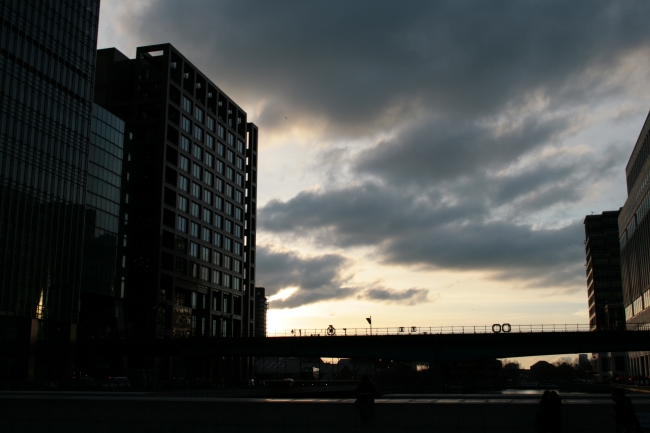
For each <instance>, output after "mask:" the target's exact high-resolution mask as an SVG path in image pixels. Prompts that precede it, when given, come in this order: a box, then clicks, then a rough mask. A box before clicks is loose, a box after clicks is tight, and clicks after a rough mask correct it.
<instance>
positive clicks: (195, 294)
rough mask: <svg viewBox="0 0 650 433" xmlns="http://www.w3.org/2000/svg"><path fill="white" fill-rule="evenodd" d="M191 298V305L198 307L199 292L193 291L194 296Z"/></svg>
mask: <svg viewBox="0 0 650 433" xmlns="http://www.w3.org/2000/svg"><path fill="white" fill-rule="evenodd" d="M191 299H192V301H191V304H190V305H191V307H192V308H196V304H197V302H196V301H197V299H198V296H197V293H195V292H192V297H191Z"/></svg>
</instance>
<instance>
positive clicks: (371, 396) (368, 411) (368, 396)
mask: <svg viewBox="0 0 650 433" xmlns="http://www.w3.org/2000/svg"><path fill="white" fill-rule="evenodd" d="M376 395H377V388H375V385H374V384H373V383H372V382H371V381H370V377H368V376H365V375H364V376H362V377H361V383H360V384H359V386H358V387H357V400H356V401H355V402H354V404H355V405H356V407H357V412H358V413H359V416H361V418H363V419H366V418H368V417H369V416H370V415H372V412H373V410H374V405H375V396H376Z"/></svg>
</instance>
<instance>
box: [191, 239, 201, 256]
mask: <svg viewBox="0 0 650 433" xmlns="http://www.w3.org/2000/svg"><path fill="white" fill-rule="evenodd" d="M190 256H192V257H198V256H199V244H197V243H196V242H190Z"/></svg>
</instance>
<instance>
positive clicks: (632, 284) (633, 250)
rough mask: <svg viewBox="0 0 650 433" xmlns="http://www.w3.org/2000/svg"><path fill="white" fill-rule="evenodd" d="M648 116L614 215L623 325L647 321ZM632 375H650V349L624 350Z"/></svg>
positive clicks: (649, 301)
mask: <svg viewBox="0 0 650 433" xmlns="http://www.w3.org/2000/svg"><path fill="white" fill-rule="evenodd" d="M649 132H650V116H649V117H647V118H646V120H645V123H644V125H643V128H642V129H641V133H640V134H639V138H638V139H637V141H636V144H635V145H634V149H633V151H632V155H631V156H630V159H629V161H628V163H627V166H626V168H625V175H626V180H627V193H628V196H627V200H626V201H625V204H624V205H623V208H622V210H621V213H620V216H619V218H618V225H619V242H620V250H621V273H622V279H623V304H624V307H625V319H626V322H627V327H628V329H629V328H635V327H638V326H645V324H647V323H648V322H650V255H649V254H648V248H649V247H650V223H649V218H648V210H650V182H649V181H650V163H649V162H648V159H649V158H648V156H649V155H650V136H649ZM628 367H629V369H630V371H631V373H632V374H638V375H644V376H648V375H649V374H650V352H628Z"/></svg>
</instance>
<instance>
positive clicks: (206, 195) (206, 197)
mask: <svg viewBox="0 0 650 433" xmlns="http://www.w3.org/2000/svg"><path fill="white" fill-rule="evenodd" d="M203 201H204V202H206V203H207V204H209V205H211V204H212V191H210V190H209V189H207V188H206V189H204V190H203Z"/></svg>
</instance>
